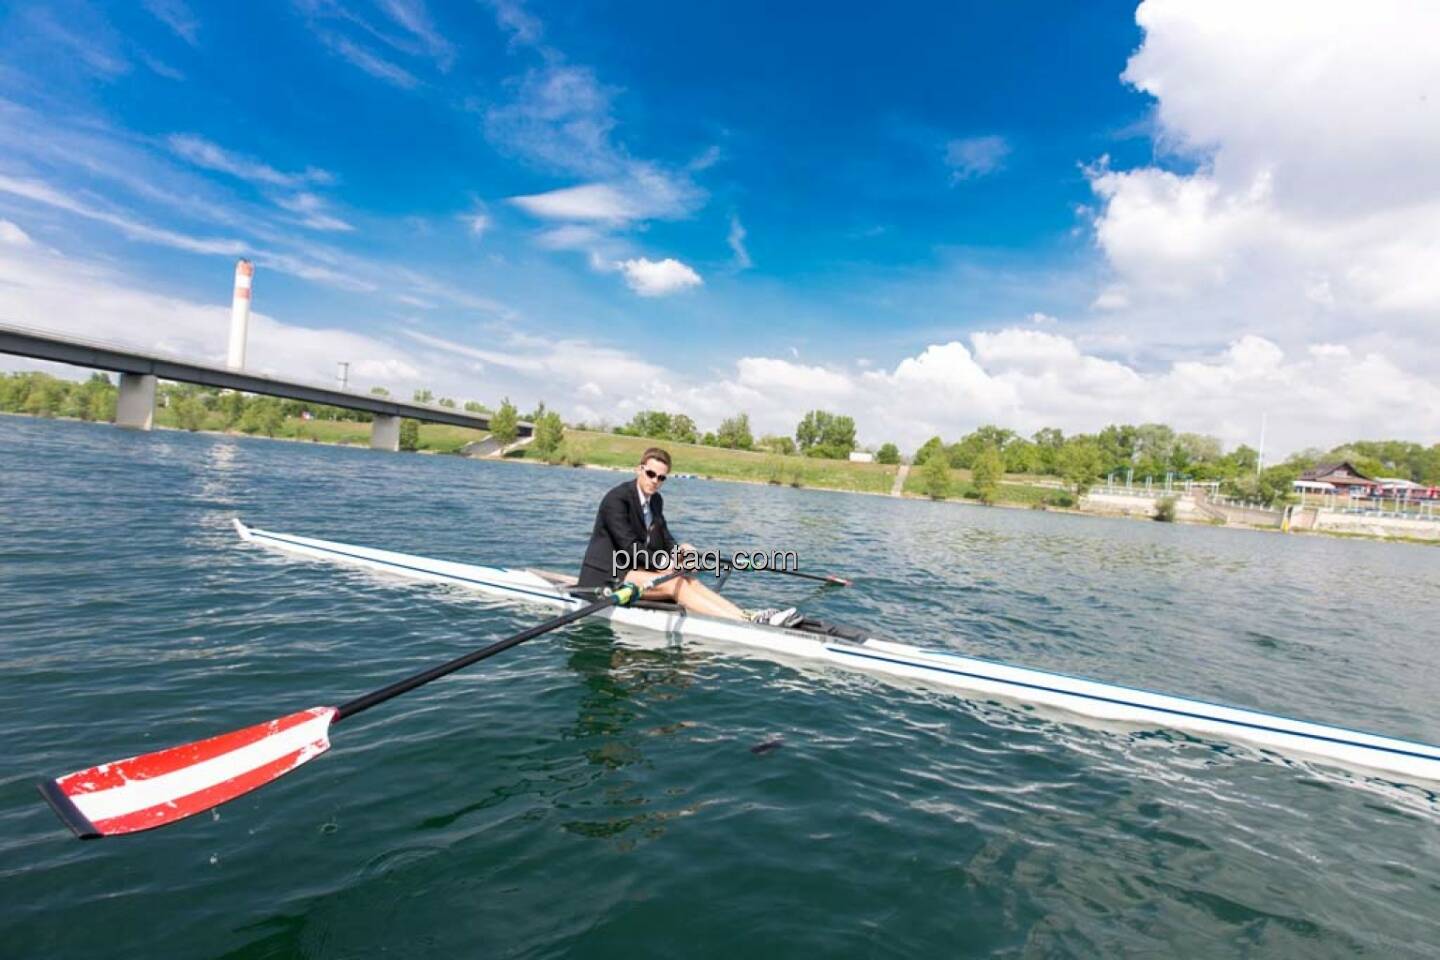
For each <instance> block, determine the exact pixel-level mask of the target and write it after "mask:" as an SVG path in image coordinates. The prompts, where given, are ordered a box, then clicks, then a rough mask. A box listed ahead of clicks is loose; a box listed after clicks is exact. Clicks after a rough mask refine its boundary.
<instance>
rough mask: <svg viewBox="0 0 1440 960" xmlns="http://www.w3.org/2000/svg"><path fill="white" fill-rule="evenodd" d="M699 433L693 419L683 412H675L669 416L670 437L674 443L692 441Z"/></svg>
mask: <svg viewBox="0 0 1440 960" xmlns="http://www.w3.org/2000/svg"><path fill="white" fill-rule="evenodd" d="M699 435H700V431H699V429H698V428H697V427H696V426H695V421H694V420H691V419H690V418H689V417H687V416H685V414H683V413H677V414H675V415H674V416H673V417H671V418H670V439H671V440H674V441H675V442H676V443H694V442H695V441H696V439H697V438H698V437H699Z"/></svg>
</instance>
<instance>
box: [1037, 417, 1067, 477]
mask: <svg viewBox="0 0 1440 960" xmlns="http://www.w3.org/2000/svg"><path fill="white" fill-rule="evenodd" d="M1030 440H1031V442H1033V443H1034V444H1035V450H1036V455H1037V461H1038V465H1037V467H1036V471H1037V472H1039V473H1049V474H1055V473H1059V468H1058V467H1057V466H1056V460H1057V458H1058V457H1059V455H1060V448H1061V447H1063V446H1065V434H1063V433H1061V432H1060V431H1059V430H1057V429H1056V428H1054V427H1042V428H1041V429H1039V430H1036V431H1035V433H1034V435H1033V436H1031V437H1030Z"/></svg>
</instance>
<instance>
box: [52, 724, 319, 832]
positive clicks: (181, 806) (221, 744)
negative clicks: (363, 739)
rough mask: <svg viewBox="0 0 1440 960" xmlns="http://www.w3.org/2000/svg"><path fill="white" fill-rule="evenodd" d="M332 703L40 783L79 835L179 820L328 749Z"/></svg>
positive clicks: (218, 803) (244, 790) (267, 779)
mask: <svg viewBox="0 0 1440 960" xmlns="http://www.w3.org/2000/svg"><path fill="white" fill-rule="evenodd" d="M334 717H335V708H334V707H311V708H310V709H309V710H301V711H300V712H299V713H292V714H290V715H289V716H286V717H280V718H279V719H278V720H270V721H267V722H266V723H257V724H256V725H255V726H253V727H246V728H245V729H243V730H235V731H233V732H231V733H222V734H221V735H220V736H218V737H211V738H210V739H208V740H197V741H195V742H194V743H187V744H183V745H181V746H178V747H170V748H169V749H167V750H157V751H156V752H155V753H146V754H141V755H140V756H138V757H130V758H129V759H128V760H116V761H114V762H112V763H102V764H100V765H99V766H98V767H91V768H90V769H88V770H77V771H75V772H74V773H67V774H66V775H65V776H63V777H60V778H58V779H55V780H45V781H43V782H41V784H40V793H41V794H42V795H43V796H44V797H45V799H46V800H47V801H48V802H49V804H50V806H51V807H53V808H54V810H55V813H56V814H57V815H59V817H60V819H61V820H63V821H64V822H65V825H66V826H67V827H69V828H70V829H71V830H73V831H74V832H75V835H76V836H77V837H79V838H80V839H82V840H92V839H94V838H96V837H110V836H115V835H116V834H121V833H135V832H137V831H140V830H150V829H153V828H154V827H163V826H165V825H166V824H169V823H174V822H175V821H176V820H183V819H185V818H186V817H189V816H193V815H194V814H197V813H203V812H205V811H206V810H209V809H210V808H211V807H218V806H219V805H220V804H222V803H225V802H226V801H227V800H234V799H235V798H236V797H238V796H240V795H241V794H245V793H249V792H250V791H251V790H254V789H256V788H258V787H263V786H264V785H265V784H267V783H269V782H270V781H271V780H275V779H278V778H279V777H283V776H284V775H285V774H287V773H289V772H290V771H291V770H294V769H295V768H296V767H298V766H300V764H302V763H304V762H305V761H307V760H311V759H313V758H315V757H318V756H319V755H320V754H322V753H324V752H325V751H326V750H329V749H330V736H329V733H330V722H331V721H332V720H333V719H334Z"/></svg>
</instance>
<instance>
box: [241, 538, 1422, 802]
mask: <svg viewBox="0 0 1440 960" xmlns="http://www.w3.org/2000/svg"><path fill="white" fill-rule="evenodd" d="M235 528H236V531H237V532H238V533H239V534H240V536H241V538H242V539H244V540H246V541H248V542H251V543H256V544H259V545H261V546H265V547H269V548H271V549H275V550H280V551H283V552H285V553H289V554H293V555H298V556H305V557H312V558H314V559H318V560H324V561H327V562H332V563H334V562H338V563H344V564H346V565H349V566H355V567H361V568H366V569H371V570H375V571H378V572H380V573H384V574H388V575H391V576H398V577H402V578H404V579H407V580H418V581H422V582H430V583H443V584H449V585H452V586H458V587H463V588H466V589H470V590H475V591H477V592H479V593H482V594H484V595H487V596H492V597H495V598H497V599H504V600H511V601H515V602H521V603H531V604H538V605H542V606H547V607H551V608H555V609H558V610H564V609H574V608H578V607H580V606H581V605H583V604H584V603H585V602H586V601H585V600H582V599H580V598H577V597H573V596H570V595H569V594H568V593H567V592H566V591H565V590H564V589H563V588H562V587H560V586H557V585H556V584H555V583H554V582H552V581H551V580H549V579H546V578H545V577H544V576H541V575H540V574H539V573H536V572H535V571H532V570H519V569H513V568H505V567H483V566H479V565H475V564H465V563H456V562H454V561H447V560H431V559H428V558H424V557H417V556H413V555H410V554H403V553H395V552H392V551H388V550H376V549H373V548H369V547H357V546H352V545H349V544H343V543H334V542H331V541H327V540H316V539H312V538H308V537H296V536H291V535H288V534H280V533H272V532H270V531H266V530H257V529H254V528H251V527H247V526H246V525H244V524H243V523H241V522H240V521H239V520H236V521H235ZM596 616H600V617H605V618H606V619H609V620H611V621H612V622H614V623H618V624H622V625H625V626H631V627H637V628H640V629H643V630H653V631H658V632H660V633H664V634H667V635H671V636H680V637H684V638H688V639H694V640H703V641H710V642H717V643H722V644H725V645H727V646H734V647H737V648H742V649H744V650H747V651H751V652H755V653H765V654H768V655H770V656H771V658H774V659H781V660H800V661H805V662H811V663H814V662H819V663H826V664H833V665H835V666H837V667H840V668H842V669H845V670H861V671H864V672H866V673H870V674H879V675H882V676H887V677H893V678H901V679H906V680H913V681H917V682H919V683H922V684H925V685H929V686H940V687H945V688H947V689H952V690H957V691H960V692H963V693H965V694H968V695H970V696H971V697H972V698H979V699H991V698H993V699H997V700H1003V701H1008V702H1012V703H1023V704H1030V705H1036V706H1042V707H1047V708H1051V709H1054V710H1058V711H1061V712H1063V713H1066V714H1070V715H1073V716H1076V717H1081V718H1089V719H1093V720H1102V721H1108V722H1112V723H1119V724H1125V725H1129V726H1136V727H1142V728H1153V727H1159V728H1162V729H1168V730H1178V731H1181V732H1183V733H1187V734H1192V735H1196V736H1200V737H1211V738H1215V739H1219V740H1226V741H1231V742H1236V743H1243V744H1248V745H1251V746H1256V747H1261V748H1266V749H1270V750H1274V751H1275V752H1277V753H1280V754H1283V755H1285V756H1289V757H1295V758H1303V759H1309V760H1319V761H1323V762H1328V763H1332V764H1337V765H1340V766H1343V767H1346V768H1349V769H1353V770H1359V771H1364V772H1368V773H1379V774H1387V775H1390V776H1392V777H1397V778H1400V779H1404V780H1411V781H1425V782H1427V783H1440V747H1437V746H1433V745H1430V744H1426V743H1420V742H1418V741H1412V740H1403V739H1399V738H1394V737H1384V736H1378V735H1376V734H1370V733H1364V732H1361V731H1358V730H1349V729H1346V728H1343V727H1336V726H1330V725H1327V724H1319V723H1310V722H1308V721H1304V720H1295V719H1291V718H1289V717H1282V716H1278V715H1275V714H1269V713H1262V712H1259V711H1255V710H1244V709H1240V708H1237V707H1228V706H1224V705H1222V704H1217V703H1209V702H1206V701H1203V700H1192V699H1189V698H1185V697H1175V696H1171V695H1169V694H1163V693H1157V692H1154V691H1150V690H1143V689H1138V688H1134V687H1125V686H1120V685H1117V684H1109V683H1102V682H1099V681H1096V680H1087V679H1085V678H1082V677H1074V676H1069V675H1066V674H1060V673H1051V672H1048V671H1044V670H1035V669H1031V668H1029V667H1020V666H1015V665H1012V664H1007V663H1001V662H999V661H995V660H986V659H982V658H978V657H968V656H964V655H961V654H955V653H950V652H947V651H943V650H927V649H924V648H920V647H915V646H911V645H909V644H904V643H895V642H891V641H887V640H880V639H865V640H863V641H856V642H848V641H841V640H835V639H831V638H826V637H823V636H817V635H815V634H813V633H806V632H803V631H799V630H792V629H784V628H779V627H768V626H762V625H757V624H750V623H741V622H737V621H733V620H721V619H717V618H714V617H705V616H699V615H695V614H687V613H685V612H683V611H679V610H655V609H648V608H643V607H642V608H637V607H615V608H612V609H610V610H605V611H601V612H600V613H598V614H596Z"/></svg>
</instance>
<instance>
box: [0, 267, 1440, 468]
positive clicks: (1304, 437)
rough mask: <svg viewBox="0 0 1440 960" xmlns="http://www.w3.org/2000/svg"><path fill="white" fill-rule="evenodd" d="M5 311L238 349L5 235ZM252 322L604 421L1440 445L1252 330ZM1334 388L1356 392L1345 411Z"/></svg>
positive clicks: (171, 302) (1398, 390)
mask: <svg viewBox="0 0 1440 960" xmlns="http://www.w3.org/2000/svg"><path fill="white" fill-rule="evenodd" d="M0 316H4V317H6V318H8V319H11V320H13V321H14V322H17V323H21V324H27V325H31V326H41V327H51V328H53V329H57V330H60V331H62V332H69V333H73V334H77V335H81V336H87V337H92V338H97V339H102V340H112V341H116V342H121V343H129V344H133V345H135V346H137V347H141V348H145V349H159V350H166V351H171V352H178V353H181V354H184V355H187V356H193V357H198V358H202V359H206V358H208V359H211V360H215V361H219V360H220V359H222V358H223V356H224V351H225V337H226V331H227V329H228V323H229V312H228V308H227V307H226V306H225V305H224V304H220V303H217V304H201V303H196V302H193V301H188V300H183V299H180V298H175V297H168V296H162V295H157V294H153V293H149V292H146V291H143V290H136V289H134V288H132V287H129V286H127V281H126V280H125V279H124V278H123V276H122V275H121V274H119V273H117V272H115V271H114V270H113V268H111V267H109V266H99V265H94V264H87V263H84V262H80V261H74V260H68V259H66V258H64V257H63V256H61V255H59V254H56V253H54V252H53V251H50V250H46V249H42V248H40V247H38V246H35V245H25V244H20V245H16V244H0ZM253 316H254V321H253V324H252V341H251V350H250V355H251V357H252V358H253V365H254V366H255V367H256V368H257V369H262V370H268V371H270V372H273V373H276V374H280V375H285V376H292V377H298V378H303V379H311V380H324V381H328V380H329V379H330V377H331V376H332V375H333V372H334V364H335V361H336V360H337V359H346V360H349V361H350V362H351V364H352V366H351V370H352V372H353V373H354V374H355V376H356V377H359V378H361V379H362V381H363V382H365V383H368V384H376V385H384V386H387V387H389V388H390V389H391V390H394V391H400V392H402V393H403V392H408V391H409V390H411V389H414V388H416V387H429V388H431V389H434V390H436V391H437V392H439V393H442V394H445V395H450V396H470V395H473V393H474V390H475V382H476V375H477V372H478V371H480V370H483V371H484V377H483V381H484V384H485V390H486V391H487V396H486V397H485V398H483V399H488V400H491V401H493V400H495V399H498V397H499V396H501V395H504V394H509V395H510V396H512V397H514V398H515V399H516V401H517V402H519V403H520V404H521V405H522V406H524V405H527V404H530V403H533V402H535V401H536V400H539V399H544V400H545V401H546V402H547V404H549V405H550V406H551V407H554V408H556V409H559V410H560V411H561V412H562V413H564V414H566V415H567V416H571V417H577V418H578V417H583V418H585V419H588V420H592V421H593V420H598V419H608V420H610V421H611V422H623V421H624V420H627V419H629V417H630V416H631V415H633V414H634V412H636V411H637V410H641V409H645V408H658V409H666V410H671V411H676V412H684V413H688V414H690V415H691V416H693V417H695V418H696V420H697V422H699V423H700V424H701V426H702V427H711V426H714V425H715V424H717V423H718V422H719V421H720V419H721V418H723V417H726V416H730V415H732V414H734V413H737V412H741V411H745V412H748V413H749V414H750V417H751V422H752V428H753V429H754V430H755V431H756V432H757V433H781V434H788V433H791V432H792V431H793V430H794V427H795V424H796V422H798V420H799V418H800V417H801V416H803V415H804V413H805V411H806V410H808V409H812V408H814V407H816V406H821V407H824V408H826V409H831V410H833V411H835V412H837V413H844V414H848V415H850V416H853V417H854V418H855V420H856V424H857V427H858V431H859V434H860V438H861V440H862V441H863V442H867V443H879V442H882V441H886V440H889V441H894V442H896V443H898V444H900V446H901V447H902V448H903V449H906V450H913V449H914V448H915V447H917V446H918V445H919V444H920V443H922V442H923V441H924V440H925V439H927V438H928V437H930V436H931V435H935V434H939V435H940V436H943V437H945V438H946V439H947V440H954V439H958V438H959V437H960V436H962V435H964V434H965V433H967V432H969V431H970V430H972V429H974V428H975V427H976V426H979V425H981V424H984V423H997V424H1000V425H1002V426H1006V427H1010V428H1012V429H1016V430H1019V431H1020V432H1022V433H1025V434H1029V433H1032V432H1033V431H1035V430H1037V429H1039V428H1040V427H1045V426H1055V427H1060V428H1061V429H1063V430H1065V431H1066V432H1067V433H1075V432H1092V431H1095V430H1097V429H1099V428H1100V427H1102V426H1104V425H1105V424H1107V423H1137V422H1146V421H1160V422H1165V423H1169V424H1171V425H1172V426H1174V427H1175V428H1176V429H1178V430H1186V431H1195V432H1200V433H1210V434H1214V435H1217V436H1219V437H1220V438H1221V439H1222V440H1223V441H1224V442H1225V443H1226V444H1227V445H1230V446H1233V445H1235V444H1238V443H1241V442H1245V443H1249V444H1251V445H1252V446H1253V445H1254V444H1255V443H1256V442H1257V441H1258V432H1259V419H1260V416H1261V414H1262V413H1264V414H1268V418H1269V438H1268V442H1267V447H1268V448H1269V449H1270V450H1271V451H1278V453H1279V454H1281V455H1283V454H1284V453H1286V452H1289V451H1291V450H1294V449H1297V448H1301V447H1307V446H1321V447H1331V446H1335V445H1337V444H1339V443H1342V442H1344V441H1348V440H1353V439H1356V438H1359V437H1367V436H1368V437H1375V436H1380V435H1397V436H1399V437H1400V438H1402V439H1414V440H1419V441H1423V442H1430V441H1431V440H1432V439H1433V437H1434V436H1435V435H1436V434H1437V433H1440V386H1437V385H1436V384H1435V383H1434V382H1433V381H1432V378H1429V377H1417V376H1415V375H1413V374H1410V373H1407V372H1406V371H1405V370H1403V369H1402V368H1400V367H1399V366H1397V365H1396V364H1395V363H1394V362H1393V361H1392V360H1391V359H1390V358H1388V357H1387V356H1385V355H1383V354H1380V353H1376V352H1367V351H1360V350H1355V349H1353V348H1351V347H1349V346H1346V345H1344V344H1338V343H1332V342H1316V343H1313V344H1311V345H1309V347H1308V348H1307V349H1304V350H1300V351H1286V350H1284V349H1282V348H1281V347H1280V346H1278V345H1277V344H1275V343H1274V342H1272V341H1270V340H1267V339H1264V338H1261V337H1255V336H1249V337H1242V338H1238V339H1236V340H1234V341H1232V342H1231V343H1229V344H1228V345H1227V346H1226V347H1225V348H1224V349H1222V350H1219V351H1217V352H1215V353H1213V354H1210V355H1207V356H1205V357H1203V358H1201V359H1188V360H1183V361H1179V362H1175V363H1171V364H1169V365H1168V366H1165V367H1163V368H1161V369H1158V370H1155V371H1153V372H1145V371H1142V370H1140V369H1138V368H1136V367H1133V366H1131V365H1128V364H1124V363H1120V362H1117V361H1114V360H1109V359H1105V358H1103V357H1098V356H1095V355H1093V354H1088V353H1086V352H1085V350H1084V349H1082V348H1081V346H1080V345H1079V344H1078V343H1077V342H1076V341H1075V340H1073V339H1071V338H1069V337H1065V336H1061V335H1058V334H1055V333H1052V332H1048V331H1045V330H1038V329H1036V328H1035V327H1034V326H1033V325H1029V324H1026V325H1017V326H1013V327H1008V328H1002V329H997V330H990V331H984V332H980V333H976V334H974V335H973V336H972V337H971V338H970V342H969V344H968V345H967V344H966V343H962V342H959V341H950V342H946V343H937V344H933V345H930V346H928V347H926V348H925V349H924V350H922V351H920V352H919V353H917V354H916V355H914V356H910V357H905V358H903V359H901V360H900V361H899V362H897V363H894V364H893V365H892V366H889V367H886V368H872V369H864V368H863V367H862V368H860V369H855V367H854V366H848V365H847V366H830V365H823V364H815V363H802V362H799V361H798V360H793V359H781V358H777V357H766V356H745V357H740V358H738V359H736V360H735V361H734V365H733V367H732V368H731V369H730V370H729V371H728V372H725V373H721V374H719V375H715V376H711V377H709V378H704V377H701V378H697V377H695V376H693V375H691V374H686V373H682V372H679V371H676V370H672V369H669V368H667V367H665V366H661V365H660V364H658V363H656V362H654V361H652V360H650V359H647V358H646V357H645V356H643V355H641V354H640V353H639V352H631V351H629V350H625V349H620V348H617V347H615V346H613V345H610V344H606V343H593V342H589V341H585V340H580V339H573V338H569V339H567V338H561V337H553V338H551V337H547V336H544V335H539V334H541V333H543V332H538V331H533V330H532V331H530V332H524V333H521V332H516V331H515V330H514V329H511V328H509V327H507V326H503V325H493V326H491V327H488V328H487V329H486V330H484V331H483V334H478V335H477V337H478V339H479V342H480V343H482V344H483V346H472V345H471V344H470V343H467V342H464V341H463V340H461V339H457V338H447V337H439V336H434V335H432V334H428V333H425V332H423V331H421V330H416V329H413V328H406V329H405V330H404V331H403V333H402V334H401V336H400V339H398V340H393V341H392V340H388V339H383V338H380V337H374V336H367V335H364V334H357V333H354V332H351V331H345V330H338V329H312V328H308V327H303V326H300V325H296V324H289V323H285V322H284V321H283V320H280V319H277V318H275V317H272V316H268V315H265V314H263V313H257V314H255V315H253ZM6 362H8V361H6ZM855 366H859V365H858V364H856V365H855ZM1336 395H1340V396H1342V397H1344V398H1345V402H1344V403H1343V404H1336V403H1335V402H1334V397H1335V396H1336ZM1397 409H1403V410H1405V411H1406V415H1405V417H1404V419H1403V421H1397V420H1396V419H1395V418H1394V411H1395V410H1397ZM1317 410H1323V411H1325V414H1324V416H1317V415H1316V411H1317Z"/></svg>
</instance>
